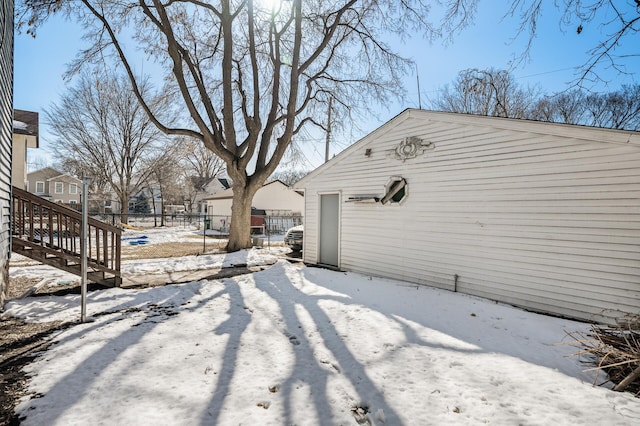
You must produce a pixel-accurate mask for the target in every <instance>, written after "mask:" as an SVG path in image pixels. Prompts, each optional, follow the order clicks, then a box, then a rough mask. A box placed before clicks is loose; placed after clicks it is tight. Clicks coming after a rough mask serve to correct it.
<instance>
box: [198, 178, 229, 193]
mask: <svg viewBox="0 0 640 426" xmlns="http://www.w3.org/2000/svg"><path fill="white" fill-rule="evenodd" d="M215 180H217V181H218V182H220V185H222V187H223V188H224V189H228V188H230V187H231V181H230V180H229V179H227V178H219V177H212V178H207V177H202V176H192V177H191V182H192V184H193V186H194V187H195V188H197V189H199V190H200V191H204V190H205V188H206V187H207V185H209V184H210V183H211V182H213V181H215Z"/></svg>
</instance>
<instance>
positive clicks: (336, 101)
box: [19, 0, 476, 251]
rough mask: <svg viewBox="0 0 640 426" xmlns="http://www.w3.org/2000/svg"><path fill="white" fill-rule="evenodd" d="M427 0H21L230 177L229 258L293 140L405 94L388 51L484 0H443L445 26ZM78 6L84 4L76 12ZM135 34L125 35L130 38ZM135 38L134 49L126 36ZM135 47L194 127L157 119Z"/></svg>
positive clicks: (448, 26) (399, 68) (449, 24)
mask: <svg viewBox="0 0 640 426" xmlns="http://www.w3.org/2000/svg"><path fill="white" fill-rule="evenodd" d="M431 3H432V2H430V1H427V0H411V1H397V0H342V1H330V2H329V1H321V0H307V1H303V0H283V1H281V2H278V3H276V4H274V5H273V6H266V5H267V3H262V2H259V1H257V0H255V1H254V0H220V1H219V2H203V1H198V0H182V1H164V2H163V1H161V0H139V1H135V2H133V1H131V2H127V1H124V2H113V1H107V0H80V1H79V2H77V1H72V0H49V1H45V2H43V1H38V0H25V5H26V14H25V10H22V11H20V12H19V16H22V17H23V18H22V22H24V23H26V24H28V25H30V26H31V28H30V31H33V29H34V28H35V27H37V25H39V24H40V23H41V22H42V20H44V19H46V17H47V16H48V15H49V14H51V13H56V12H61V13H66V14H68V15H73V16H74V17H75V18H76V19H77V20H79V21H80V22H82V23H83V24H84V25H85V28H86V29H87V37H88V38H89V39H91V40H92V42H93V45H92V47H91V48H89V49H87V50H86V51H84V52H82V54H81V57H80V59H79V62H78V63H82V62H84V61H87V60H93V59H95V58H96V57H99V58H100V59H101V60H102V58H103V57H104V55H107V54H108V53H109V52H113V53H115V55H116V56H117V58H118V59H119V61H120V63H121V64H122V65H123V66H124V68H125V70H126V71H127V74H128V76H129V78H130V80H131V84H132V87H133V89H134V92H135V93H136V95H137V97H138V100H139V102H140V104H141V105H143V107H144V108H145V110H146V111H147V113H148V114H149V116H150V118H151V120H152V121H153V122H154V123H155V124H156V126H158V128H159V129H161V130H162V131H163V132H164V133H166V134H169V135H181V136H185V137H190V138H194V139H197V140H200V141H201V142H202V143H203V144H204V146H206V147H207V148H208V149H210V150H211V151H212V152H214V153H215V154H216V155H217V156H218V157H220V158H222V159H223V160H224V162H225V164H226V170H227V174H228V175H229V177H230V178H231V179H232V180H233V192H234V199H233V207H232V216H233V219H232V221H231V226H230V235H229V243H228V247H227V249H228V250H230V251H233V250H237V249H241V248H244V247H248V246H250V243H251V238H250V227H249V224H250V216H251V203H252V199H253V196H254V194H255V192H256V191H257V190H258V189H259V188H260V187H261V186H262V185H263V183H264V182H265V181H266V179H267V178H268V177H269V176H271V174H272V173H273V172H274V171H275V170H276V168H277V166H278V164H279V162H280V160H281V159H282V157H283V155H284V153H285V151H286V150H287V147H288V146H289V144H290V143H291V140H292V138H293V137H294V136H295V135H296V134H298V133H299V132H300V131H301V130H302V129H303V128H304V127H305V126H307V125H316V126H319V127H322V123H324V122H325V120H324V115H325V112H326V110H327V105H328V103H329V99H330V98H333V108H332V116H333V117H334V118H335V122H341V121H342V120H341V119H340V117H347V116H349V113H350V112H351V111H355V110H357V109H358V108H367V107H369V108H371V107H372V106H373V105H375V101H378V102H380V103H384V102H385V101H386V100H388V98H389V96H394V95H400V94H402V88H401V87H400V86H399V83H398V82H399V81H401V77H402V76H403V74H404V73H405V72H406V71H407V70H410V69H411V68H410V66H411V63H410V61H408V60H406V59H405V58H402V57H400V56H398V55H397V54H396V53H395V52H394V51H393V49H392V48H391V47H390V46H389V45H388V44H386V43H385V42H384V35H386V34H389V33H394V34H395V35H397V36H399V37H404V36H406V35H410V34H415V33H416V32H421V33H424V34H425V35H427V36H429V37H435V36H440V35H441V31H444V32H449V31H451V30H453V29H459V28H461V27H462V26H464V25H465V24H466V23H467V22H469V20H470V18H471V16H472V15H473V12H474V10H475V3H476V0H456V1H453V0H451V1H447V2H446V5H447V8H446V10H445V13H446V19H444V20H443V22H444V25H441V26H437V27H436V26H434V25H432V24H431V23H430V22H429V21H427V16H429V13H430V6H431ZM79 4H81V7H80V6H78V5H79ZM124 30H127V31H124ZM131 33H133V40H127V39H125V38H124V37H126V35H127V34H131ZM127 42H133V44H134V45H135V46H136V47H137V48H139V49H140V50H144V51H145V52H147V53H148V54H150V55H151V56H153V58H154V60H155V61H156V62H158V63H161V64H163V65H164V66H165V69H166V70H167V71H168V75H167V79H166V81H168V82H169V86H168V87H167V89H166V93H168V94H175V95H176V99H179V100H180V103H177V102H176V104H175V106H176V109H177V110H181V111H186V112H188V115H189V119H188V120H186V121H185V122H184V123H183V125H181V126H175V125H172V124H171V123H168V122H166V121H165V120H163V119H162V118H161V117H158V116H156V115H155V114H154V110H153V108H152V106H151V105H150V101H149V99H148V97H147V96H145V93H144V92H143V90H141V87H140V83H139V81H138V80H137V79H136V75H135V72H134V71H133V68H132V61H131V57H130V56H128V53H127V52H130V51H131V50H130V49H127V47H128V46H129V45H127V47H125V44H126V43H127Z"/></svg>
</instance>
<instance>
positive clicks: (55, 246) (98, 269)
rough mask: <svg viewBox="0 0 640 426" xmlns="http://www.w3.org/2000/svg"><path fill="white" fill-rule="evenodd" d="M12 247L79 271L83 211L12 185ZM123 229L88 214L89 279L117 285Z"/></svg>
mask: <svg viewBox="0 0 640 426" xmlns="http://www.w3.org/2000/svg"><path fill="white" fill-rule="evenodd" d="M12 192H13V195H12V203H13V204H12V221H11V223H12V250H13V251H14V252H16V253H19V254H22V255H25V256H27V257H30V258H32V259H36V260H39V261H41V262H43V263H46V264H49V265H52V266H55V267H57V268H60V269H63V270H66V271H68V272H72V273H75V274H77V275H80V273H81V271H80V263H81V262H80V260H81V257H80V229H81V223H82V214H81V213H80V212H78V211H76V210H73V209H70V208H68V207H65V206H62V205H60V204H57V203H53V202H51V201H49V200H45V199H44V198H41V197H38V196H37V195H34V194H31V193H30V192H27V191H25V190H23V189H20V188H17V187H15V186H14V187H13V188H12ZM121 234H122V231H121V230H120V229H119V228H116V227H115V226H112V225H109V224H106V223H103V222H100V221H99V220H96V219H93V218H89V220H88V227H87V266H88V267H89V268H91V269H92V271H89V273H88V277H89V279H90V280H91V281H94V282H97V283H100V284H105V285H116V286H117V285H120V283H121V282H122V278H121V274H120V250H121V244H122V243H121Z"/></svg>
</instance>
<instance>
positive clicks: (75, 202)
mask: <svg viewBox="0 0 640 426" xmlns="http://www.w3.org/2000/svg"><path fill="white" fill-rule="evenodd" d="M77 203H78V202H77V201H76V200H69V204H77Z"/></svg>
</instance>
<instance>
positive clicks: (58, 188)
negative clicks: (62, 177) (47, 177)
mask: <svg viewBox="0 0 640 426" xmlns="http://www.w3.org/2000/svg"><path fill="white" fill-rule="evenodd" d="M55 191H56V194H63V193H64V182H56V189H55Z"/></svg>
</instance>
